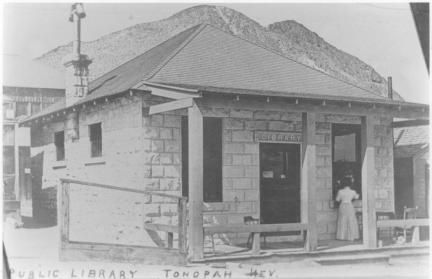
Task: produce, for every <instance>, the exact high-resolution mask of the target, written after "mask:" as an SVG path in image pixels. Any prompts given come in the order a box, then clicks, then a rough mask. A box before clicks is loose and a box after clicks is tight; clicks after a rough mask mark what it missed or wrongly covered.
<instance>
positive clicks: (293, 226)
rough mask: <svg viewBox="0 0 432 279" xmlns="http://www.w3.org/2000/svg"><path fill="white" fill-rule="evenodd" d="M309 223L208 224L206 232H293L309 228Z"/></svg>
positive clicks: (205, 227) (205, 228)
mask: <svg viewBox="0 0 432 279" xmlns="http://www.w3.org/2000/svg"><path fill="white" fill-rule="evenodd" d="M307 229H308V225H307V224H303V223H287V224H250V225H246V224H226V225H206V226H204V232H205V234H216V233H264V232H292V231H303V230H307Z"/></svg>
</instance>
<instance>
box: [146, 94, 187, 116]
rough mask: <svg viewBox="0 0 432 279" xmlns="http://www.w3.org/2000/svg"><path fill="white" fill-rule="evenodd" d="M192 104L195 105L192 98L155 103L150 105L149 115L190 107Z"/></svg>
mask: <svg viewBox="0 0 432 279" xmlns="http://www.w3.org/2000/svg"><path fill="white" fill-rule="evenodd" d="M192 105H193V99H192V98H186V99H180V100H175V101H171V102H167V103H163V104H158V105H153V106H150V109H149V115H153V114H158V113H163V112H167V111H174V110H179V109H185V108H190V107H191V106H192Z"/></svg>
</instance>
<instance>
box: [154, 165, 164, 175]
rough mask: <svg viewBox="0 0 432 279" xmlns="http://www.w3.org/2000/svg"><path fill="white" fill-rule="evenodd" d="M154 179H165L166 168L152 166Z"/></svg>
mask: <svg viewBox="0 0 432 279" xmlns="http://www.w3.org/2000/svg"><path fill="white" fill-rule="evenodd" d="M151 171H152V173H151V175H152V177H163V176H164V167H163V166H152V168H151Z"/></svg>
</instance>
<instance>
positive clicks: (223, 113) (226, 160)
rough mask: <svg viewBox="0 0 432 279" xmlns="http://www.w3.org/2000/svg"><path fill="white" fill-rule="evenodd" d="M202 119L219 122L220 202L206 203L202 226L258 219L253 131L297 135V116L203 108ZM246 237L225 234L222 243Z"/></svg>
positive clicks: (257, 145) (283, 113) (257, 189)
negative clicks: (250, 217) (221, 144)
mask: <svg viewBox="0 0 432 279" xmlns="http://www.w3.org/2000/svg"><path fill="white" fill-rule="evenodd" d="M202 111H203V115H204V116H205V117H222V118H223V122H222V123H223V141H222V142H223V173H222V175H223V186H222V187H223V201H222V202H221V203H207V204H205V209H204V211H205V212H204V218H205V220H204V222H205V223H216V224H234V223H243V217H244V216H253V217H255V218H259V216H260V211H259V210H260V209H259V201H260V198H259V191H260V169H259V142H256V141H255V139H254V132H255V131H274V132H301V127H302V124H301V113H295V112H281V111H265V110H253V109H247V108H245V109H236V108H229V107H227V108H221V107H203V109H202ZM248 236H249V235H248V234H243V233H242V234H226V235H219V237H220V238H221V239H222V240H223V241H226V242H230V243H242V242H245V241H246V239H247V237H248Z"/></svg>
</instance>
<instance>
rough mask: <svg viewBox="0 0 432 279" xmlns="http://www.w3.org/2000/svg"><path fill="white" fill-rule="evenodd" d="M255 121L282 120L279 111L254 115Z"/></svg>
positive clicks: (260, 112) (258, 112)
mask: <svg viewBox="0 0 432 279" xmlns="http://www.w3.org/2000/svg"><path fill="white" fill-rule="evenodd" d="M254 119H257V120H280V119H281V114H280V112H277V111H257V112H255V113H254Z"/></svg>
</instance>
